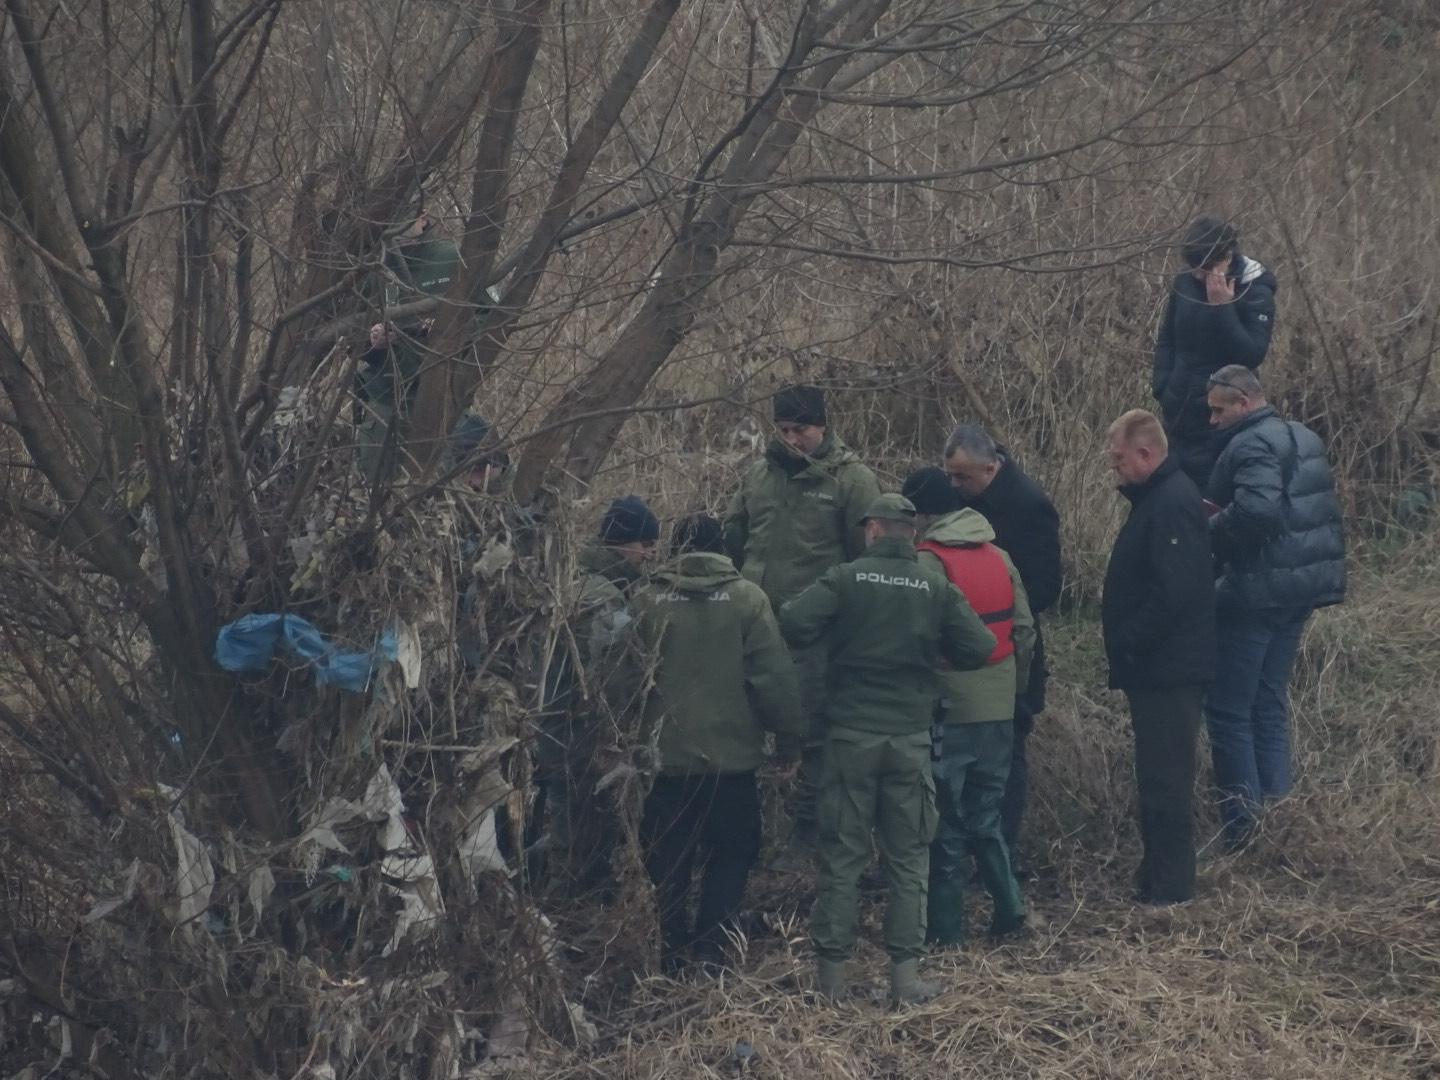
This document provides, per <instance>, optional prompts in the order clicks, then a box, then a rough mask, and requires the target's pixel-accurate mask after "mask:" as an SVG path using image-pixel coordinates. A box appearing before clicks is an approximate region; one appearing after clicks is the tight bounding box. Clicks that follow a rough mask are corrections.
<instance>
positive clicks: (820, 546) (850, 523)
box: [725, 432, 880, 610]
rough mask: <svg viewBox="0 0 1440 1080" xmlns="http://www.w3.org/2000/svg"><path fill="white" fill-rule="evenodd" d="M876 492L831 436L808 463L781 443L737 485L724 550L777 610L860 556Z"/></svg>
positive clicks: (872, 482) (872, 481) (868, 473)
mask: <svg viewBox="0 0 1440 1080" xmlns="http://www.w3.org/2000/svg"><path fill="white" fill-rule="evenodd" d="M878 494H880V486H879V485H878V484H877V483H876V481H875V474H874V473H872V472H871V471H870V470H869V469H868V468H866V466H865V465H863V464H862V463H861V461H860V459H859V458H858V457H857V456H856V455H855V454H854V452H853V451H851V450H850V449H849V448H848V447H847V446H846V445H845V444H844V443H842V442H841V441H840V440H839V439H838V438H836V437H835V436H834V435H833V434H830V433H829V432H827V433H826V435H825V441H824V442H822V443H821V444H820V448H819V450H817V451H816V452H815V455H814V456H813V457H810V458H801V457H796V456H795V455H794V454H792V453H791V452H790V451H789V450H787V449H786V448H785V445H784V444H783V443H782V442H780V440H779V439H775V440H772V441H771V443H770V446H769V448H768V449H767V450H766V451H765V456H764V457H763V458H762V459H760V460H759V461H756V462H753V463H752V464H751V465H750V467H749V468H748V469H747V470H746V471H745V475H744V476H743V477H742V478H741V480H740V488H739V490H738V491H736V492H735V495H734V497H733V498H731V500H730V508H729V511H728V513H727V514H726V517H725V547H726V549H727V550H728V551H729V552H730V555H731V557H732V558H733V559H734V560H735V565H736V566H738V567H739V568H740V571H741V573H743V574H744V575H745V578H746V580H748V581H753V582H755V584H757V585H759V586H760V587H761V588H762V589H764V590H765V595H766V596H768V597H769V598H770V602H771V603H772V604H773V605H775V608H776V610H779V608H780V605H781V604H783V603H784V602H785V601H787V600H789V599H791V598H792V597H795V596H797V595H799V593H800V592H801V590H802V589H804V588H805V587H806V586H807V585H809V584H810V583H811V582H813V581H814V580H815V579H816V578H818V577H819V576H820V575H821V574H823V573H824V572H825V571H826V570H829V569H830V568H831V567H832V566H837V565H839V564H840V563H842V562H844V561H845V560H846V559H854V558H856V557H858V556H859V555H860V554H861V553H862V552H863V551H864V550H865V534H864V529H863V527H862V526H861V524H860V519H861V518H862V517H864V516H865V511H866V510H867V509H868V508H869V506H870V503H871V502H872V501H873V500H874V498H875V496H877V495H878Z"/></svg>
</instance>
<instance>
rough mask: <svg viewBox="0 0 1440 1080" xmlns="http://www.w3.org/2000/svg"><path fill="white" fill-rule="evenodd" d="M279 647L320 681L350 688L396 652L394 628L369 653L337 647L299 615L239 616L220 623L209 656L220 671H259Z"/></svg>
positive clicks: (356, 687)
mask: <svg viewBox="0 0 1440 1080" xmlns="http://www.w3.org/2000/svg"><path fill="white" fill-rule="evenodd" d="M281 649H283V650H284V651H285V653H286V654H287V655H289V656H291V657H294V658H295V659H298V660H299V661H300V662H301V663H303V664H306V665H308V666H310V667H312V668H314V669H315V681H316V682H317V683H319V684H320V685H321V686H338V687H339V688H340V689H341V690H354V691H360V690H364V689H365V687H366V686H368V685H369V684H370V679H371V677H372V676H373V675H374V673H375V669H376V668H377V667H378V666H379V665H380V663H381V662H382V661H385V660H391V661H393V660H395V659H396V658H397V657H398V656H399V647H398V644H397V641H396V636H395V631H394V630H386V631H385V632H384V633H383V634H381V635H380V640H379V641H377V642H376V643H375V648H373V649H371V650H370V651H369V652H359V651H356V650H350V649H338V648H336V647H335V646H334V645H333V644H332V643H331V642H330V641H329V640H328V639H327V638H326V637H325V635H324V634H322V633H321V632H320V631H319V630H318V629H317V628H316V627H315V624H314V623H312V622H310V621H309V620H308V619H302V618H301V617H300V616H299V615H277V614H273V613H264V614H260V613H257V614H253V615H243V616H241V617H240V618H238V619H236V620H235V621H234V622H231V623H226V624H225V625H224V626H222V627H221V628H220V633H219V634H218V635H217V636H216V638H215V660H216V662H217V663H218V664H219V665H220V666H221V667H222V668H224V669H225V670H226V671H234V672H246V671H264V670H265V668H266V667H268V666H269V664H270V661H271V660H273V659H274V658H275V654H276V653H277V652H278V651H280V650H281Z"/></svg>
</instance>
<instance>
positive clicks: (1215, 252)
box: [1180, 214, 1240, 270]
mask: <svg viewBox="0 0 1440 1080" xmlns="http://www.w3.org/2000/svg"><path fill="white" fill-rule="evenodd" d="M1239 250H1240V230H1239V229H1237V228H1236V227H1235V226H1234V225H1232V224H1230V222H1228V221H1226V220H1225V219H1224V218H1221V217H1216V216H1215V215H1214V214H1201V215H1200V216H1199V217H1197V218H1196V219H1195V220H1194V221H1192V222H1190V224H1189V225H1188V226H1186V228H1185V240H1184V242H1183V243H1182V244H1181V246H1180V254H1181V255H1182V256H1183V257H1184V259H1185V261H1186V263H1188V264H1189V265H1191V266H1193V267H1195V268H1196V269H1197V270H1198V269H1199V268H1200V267H1202V266H1208V265H1209V264H1210V263H1213V262H1215V261H1216V260H1217V259H1223V258H1226V257H1228V256H1231V255H1234V254H1235V252H1237V251H1239Z"/></svg>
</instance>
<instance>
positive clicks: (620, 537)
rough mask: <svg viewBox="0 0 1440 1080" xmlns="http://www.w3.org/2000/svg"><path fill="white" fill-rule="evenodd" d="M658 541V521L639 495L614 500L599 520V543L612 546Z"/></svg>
mask: <svg viewBox="0 0 1440 1080" xmlns="http://www.w3.org/2000/svg"><path fill="white" fill-rule="evenodd" d="M659 539H660V519H659V518H657V517H656V516H655V515H654V514H652V513H651V512H650V507H648V506H646V505H645V500H644V499H642V498H640V496H639V495H626V496H624V497H623V498H619V499H616V500H615V501H614V502H612V503H611V504H610V509H608V510H606V511H605V516H604V517H602V518H601V519H600V542H601V543H602V544H610V545H612V546H615V545H618V544H631V543H637V542H638V543H642V544H643V543H653V542H655V541H656V540H659Z"/></svg>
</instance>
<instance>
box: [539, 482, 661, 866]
mask: <svg viewBox="0 0 1440 1080" xmlns="http://www.w3.org/2000/svg"><path fill="white" fill-rule="evenodd" d="M659 539H660V521H659V519H658V518H657V517H656V516H655V515H654V513H653V512H652V511H651V510H650V507H649V506H647V505H646V504H645V501H644V500H643V499H641V498H640V497H639V496H637V495H626V496H624V497H623V498H619V499H616V500H615V501H613V502H612V503H611V504H610V506H609V507H608V508H607V509H606V511H605V514H604V516H603V517H602V518H601V519H600V529H599V535H598V536H597V537H596V540H595V542H593V543H591V544H590V545H589V546H588V547H586V548H585V550H584V551H583V552H582V553H581V555H580V569H581V571H582V572H583V576H582V578H581V580H580V583H579V595H578V599H577V602H576V606H575V615H574V621H573V623H572V631H573V635H574V640H575V645H576V648H577V650H578V655H577V656H575V657H574V658H573V660H574V662H575V663H577V664H578V666H579V669H580V670H579V671H578V672H577V671H575V670H574V668H573V667H571V666H570V664H569V663H567V664H566V667H565V670H564V671H563V672H561V673H560V674H559V675H557V676H556V683H557V687H556V689H555V690H554V691H553V692H552V694H551V697H552V698H553V700H552V701H551V702H550V707H549V710H548V711H549V713H550V716H549V717H548V719H547V720H546V721H545V722H544V723H543V725H542V730H541V733H540V738H539V739H538V742H537V746H536V751H535V771H536V781H537V783H538V784H539V785H540V787H541V789H542V790H543V792H544V794H545V803H546V809H547V811H548V813H549V830H548V833H549V839H548V842H547V843H546V845H545V847H546V849H547V850H548V851H549V852H552V853H554V855H555V858H554V859H553V860H549V861H550V862H551V863H552V866H553V868H554V870H555V872H556V874H557V876H558V877H559V879H560V881H561V883H562V885H564V886H565V887H567V888H568V889H569V891H570V892H572V893H580V892H586V891H590V890H595V889H604V888H606V887H608V884H609V882H610V860H611V855H612V854H613V853H614V848H615V844H616V842H617V839H618V826H617V823H616V821H615V815H614V814H613V813H612V812H610V811H611V808H610V807H607V806H603V805H602V804H601V803H600V801H599V797H598V796H597V795H596V793H595V785H596V782H597V781H598V780H599V779H600V778H601V775H602V771H603V770H602V769H601V767H600V762H601V758H602V756H603V755H604V754H605V753H606V752H607V751H612V750H613V749H614V747H612V746H611V743H612V742H613V741H614V740H613V738H612V735H613V723H612V722H608V721H609V718H610V717H613V716H616V715H620V714H623V713H624V712H625V711H626V710H627V709H629V707H630V704H631V699H632V698H633V697H634V696H635V695H636V693H637V692H638V689H637V687H638V683H639V678H638V674H639V673H638V672H637V671H636V670H635V667H636V664H635V662H634V661H635V657H634V655H633V652H632V650H631V648H630V642H631V635H632V634H633V631H634V621H635V616H634V612H633V611H632V608H631V601H632V595H633V593H634V592H635V591H636V590H638V588H639V586H640V584H641V583H642V582H643V581H644V578H645V570H646V567H647V566H648V565H649V564H650V562H651V561H652V560H653V559H654V557H655V551H656V546H657V544H658V542H659Z"/></svg>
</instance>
